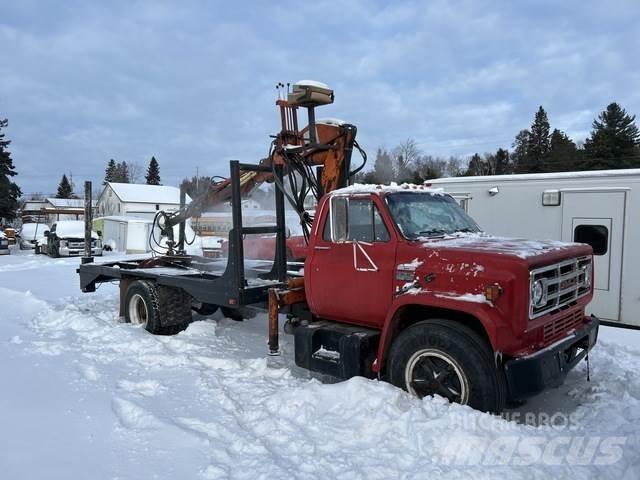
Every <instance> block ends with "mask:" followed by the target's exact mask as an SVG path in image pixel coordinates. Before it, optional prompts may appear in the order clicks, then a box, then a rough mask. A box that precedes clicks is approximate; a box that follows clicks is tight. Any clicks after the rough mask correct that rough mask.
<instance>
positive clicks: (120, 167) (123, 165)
mask: <svg viewBox="0 0 640 480" xmlns="http://www.w3.org/2000/svg"><path fill="white" fill-rule="evenodd" d="M113 178H114V180H113V181H114V182H116V183H129V181H130V178H129V166H128V165H127V162H124V161H123V162H120V163H117V164H116V169H115V172H114V176H113Z"/></svg>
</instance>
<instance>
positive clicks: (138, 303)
mask: <svg viewBox="0 0 640 480" xmlns="http://www.w3.org/2000/svg"><path fill="white" fill-rule="evenodd" d="M148 318H149V312H148V311H147V303H146V302H145V301H144V299H143V298H142V296H141V295H140V294H138V293H136V294H135V295H133V296H132V297H131V301H130V302H129V320H130V321H131V323H135V324H137V325H143V326H146V325H147V319H148Z"/></svg>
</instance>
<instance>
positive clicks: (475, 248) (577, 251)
mask: <svg viewBox="0 0 640 480" xmlns="http://www.w3.org/2000/svg"><path fill="white" fill-rule="evenodd" d="M422 243H423V246H424V247H426V248H429V249H433V250H436V251H437V250H450V251H451V250H453V251H465V252H468V253H474V252H476V253H484V254H490V255H491V254H493V255H507V256H511V257H516V258H519V259H523V260H526V261H527V263H530V264H533V263H538V262H539V261H541V260H543V259H551V257H554V258H555V257H558V258H559V257H569V256H578V255H590V254H591V247H590V246H588V245H586V244H583V243H569V242H559V241H556V240H527V239H523V238H509V237H496V236H493V235H488V234H485V233H474V234H456V235H454V236H446V237H444V238H430V239H423V240H422Z"/></svg>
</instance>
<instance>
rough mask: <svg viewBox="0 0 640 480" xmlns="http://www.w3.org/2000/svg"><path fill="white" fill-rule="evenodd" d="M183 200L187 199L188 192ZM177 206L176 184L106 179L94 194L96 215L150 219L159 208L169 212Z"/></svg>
mask: <svg viewBox="0 0 640 480" xmlns="http://www.w3.org/2000/svg"><path fill="white" fill-rule="evenodd" d="M186 201H187V203H189V202H190V201H191V198H190V197H189V196H188V195H187V199H186ZM179 208H180V189H179V188H177V187H171V186H167V185H142V184H136V183H114V182H107V184H106V185H105V186H104V189H103V190H102V192H101V193H100V196H99V197H98V202H97V208H96V215H97V216H100V217H106V216H111V215H117V216H127V217H137V218H148V219H153V217H154V216H155V214H156V212H158V211H159V210H164V211H167V212H172V211H176V210H178V209H179Z"/></svg>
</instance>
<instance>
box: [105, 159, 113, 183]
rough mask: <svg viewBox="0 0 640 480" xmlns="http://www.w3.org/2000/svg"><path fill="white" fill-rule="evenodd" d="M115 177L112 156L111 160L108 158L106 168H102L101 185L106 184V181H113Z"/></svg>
mask: <svg viewBox="0 0 640 480" xmlns="http://www.w3.org/2000/svg"><path fill="white" fill-rule="evenodd" d="M115 178H116V161H115V160H114V159H113V158H112V159H111V160H109V163H108V164H107V168H105V170H104V182H102V184H103V185H106V184H107V182H115V181H116V180H115Z"/></svg>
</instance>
